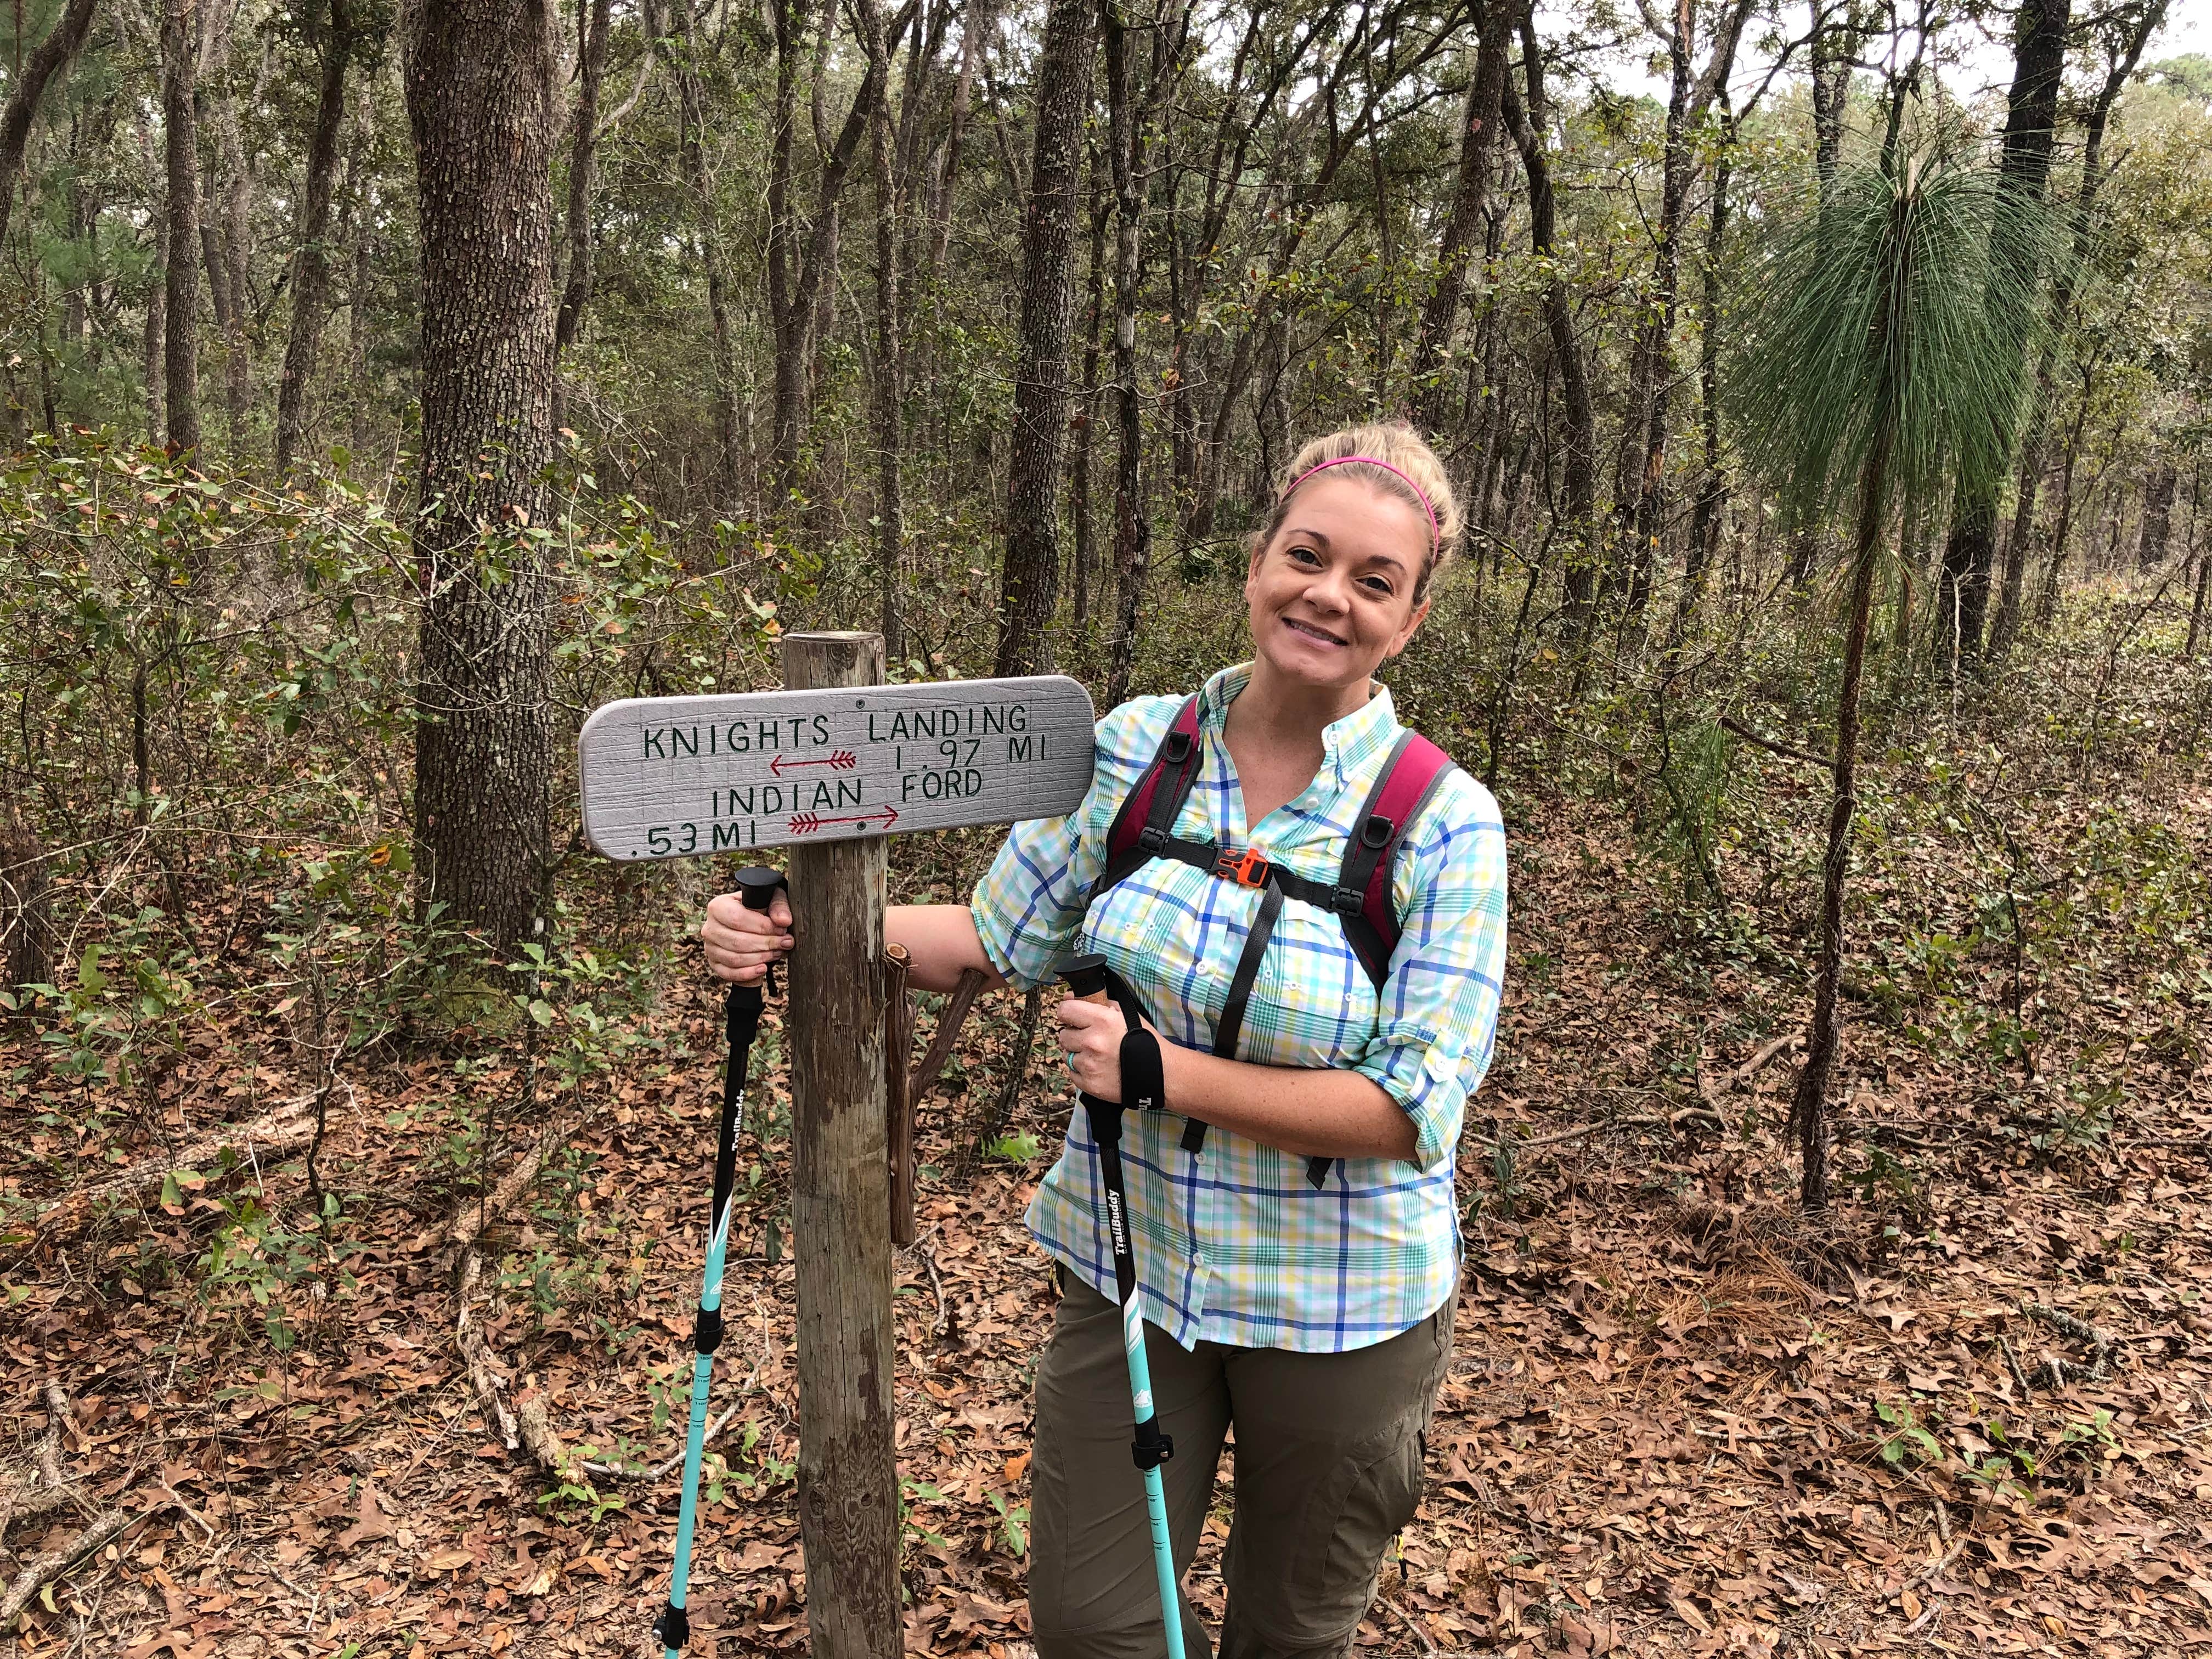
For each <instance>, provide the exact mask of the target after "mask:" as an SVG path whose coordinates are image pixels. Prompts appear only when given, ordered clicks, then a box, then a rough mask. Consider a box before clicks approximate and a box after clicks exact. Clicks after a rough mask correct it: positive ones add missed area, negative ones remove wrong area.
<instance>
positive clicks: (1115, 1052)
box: [1054, 997, 1129, 1105]
mask: <svg viewBox="0 0 2212 1659" xmlns="http://www.w3.org/2000/svg"><path fill="white" fill-rule="evenodd" d="M1054 1018H1056V1019H1057V1020H1059V1022H1060V1047H1061V1048H1063V1049H1064V1050H1066V1054H1067V1068H1068V1070H1069V1071H1071V1072H1073V1073H1075V1084H1076V1087H1078V1088H1079V1089H1081V1090H1082V1091H1084V1093H1085V1094H1087V1095H1091V1096H1094V1097H1097V1098H1098V1099H1100V1100H1105V1101H1111V1102H1113V1103H1115V1104H1116V1105H1119V1104H1120V1103H1121V1039H1122V1038H1123V1037H1124V1036H1127V1035H1128V1030H1129V1026H1128V1022H1127V1021H1126V1020H1124V1019H1123V1018H1121V1010H1120V1009H1119V1008H1117V1007H1115V1006H1114V1005H1113V1004H1112V1003H1110V1002H1085V1001H1082V1000H1079V999H1078V998H1075V997H1069V998H1067V999H1066V1000H1064V1001H1063V1002H1061V1004H1060V1006H1059V1007H1058V1008H1057V1009H1055V1010H1054Z"/></svg>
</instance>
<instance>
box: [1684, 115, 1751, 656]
mask: <svg viewBox="0 0 2212 1659" xmlns="http://www.w3.org/2000/svg"><path fill="white" fill-rule="evenodd" d="M1734 156H1735V112H1734V111H1733V110H1732V109H1730V108H1729V104H1728V94H1727V90H1726V88H1723V90H1722V93H1721V133H1720V147H1719V149H1718V152H1717V154H1716V155H1714V157H1713V202H1712V217H1711V220H1710V221H1709V222H1708V223H1707V225H1706V228H1705V270H1704V272H1703V275H1704V277H1705V295H1704V300H1703V303H1702V311H1703V314H1702V316H1701V317H1700V318H1699V327H1698V333H1699V350H1698V414H1699V422H1700V424H1701V425H1702V427H1703V428H1704V435H1705V464H1704V469H1703V470H1704V474H1705V476H1704V477H1703V478H1702V480H1700V482H1699V485H1698V504H1697V507H1696V508H1695V510H1694V512H1693V513H1692V517H1691V521H1690V547H1689V552H1688V554H1687V555H1686V557H1685V558H1684V560H1683V570H1682V597H1681V600H1680V603H1679V604H1678V605H1676V607H1675V611H1674V623H1673V625H1672V626H1671V628H1670V629H1669V630H1668V631H1669V633H1670V634H1672V635H1674V637H1675V638H1677V639H1679V638H1680V636H1681V633H1682V629H1683V628H1684V626H1685V625H1686V624H1687V623H1688V622H1689V620H1690V618H1691V617H1692V616H1694V615H1695V614H1696V612H1697V609H1698V602H1699V599H1701V598H1702V597H1703V596H1704V593H1705V572H1706V571H1707V569H1709V568H1711V564H1712V557H1713V548H1714V544H1716V543H1717V541H1718V540H1719V538H1720V531H1721V510H1722V508H1723V507H1724V506H1726V504H1727V502H1728V477H1727V474H1726V473H1725V472H1724V471H1723V470H1722V466H1721V408H1720V378H1721V326H1720V325H1721V301H1722V295H1723V282H1722V276H1721V248H1722V246H1723V243H1724V241H1725V240H1726V239H1727V236H1728V207H1729V167H1730V163H1731V161H1732V160H1733V159H1734Z"/></svg>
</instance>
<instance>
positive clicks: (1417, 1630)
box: [1375, 1595, 1437, 1659]
mask: <svg viewBox="0 0 2212 1659" xmlns="http://www.w3.org/2000/svg"><path fill="white" fill-rule="evenodd" d="M1375 1600H1376V1604H1377V1605H1379V1606H1382V1607H1388V1608H1389V1609H1390V1611H1391V1612H1392V1613H1395V1614H1396V1615H1397V1618H1398V1622H1399V1623H1400V1624H1401V1625H1403V1626H1405V1627H1406V1628H1407V1630H1409V1631H1411V1632H1413V1639H1414V1640H1415V1641H1417V1642H1419V1644H1421V1651H1422V1652H1423V1653H1425V1654H1426V1655H1428V1656H1429V1659H1437V1644H1436V1638H1434V1637H1432V1636H1431V1635H1430V1634H1429V1633H1428V1632H1427V1631H1425V1630H1424V1629H1423V1628H1422V1627H1421V1624H1420V1621H1419V1620H1417V1619H1415V1618H1414V1617H1413V1614H1412V1613H1408V1612H1407V1611H1406V1610H1405V1608H1403V1607H1400V1606H1399V1605H1398V1604H1397V1603H1396V1602H1395V1601H1392V1600H1391V1599H1390V1598H1389V1596H1387V1595H1378V1596H1376V1598H1375Z"/></svg>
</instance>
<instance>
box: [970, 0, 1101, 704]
mask: <svg viewBox="0 0 2212 1659" xmlns="http://www.w3.org/2000/svg"><path fill="white" fill-rule="evenodd" d="M1096 21H1097V0H1052V4H1051V6H1050V7H1049V8H1048V9H1047V11H1046V13H1045V24H1044V47H1043V53H1042V57H1041V58H1040V59H1039V62H1038V65H1037V100H1036V145H1035V149H1034V151H1033V153H1032V155H1031V157H1030V197H1029V203H1028V207H1027V210H1026V211H1025V212H1024V215H1023V221H1024V222H1023V226H1022V316H1021V334H1020V338H1019V343H1018V346H1017V347H1016V351H1015V358H1014V425H1013V434H1012V437H1013V448H1012V465H1010V466H1009V468H1008V469H1007V481H1006V562H1005V564H1004V566H1003V568H1002V569H1001V573H1000V588H999V653H998V664H997V671H998V672H999V673H1000V674H1035V673H1041V672H1042V671H1045V670H1047V669H1048V668H1049V667H1050V666H1051V665H1052V645H1051V641H1050V639H1049V638H1048V629H1050V627H1051V625H1052V617H1053V611H1054V607H1055V605H1057V604H1058V602H1059V599H1060V500H1059V497H1060V454H1061V449H1060V446H1061V444H1062V442H1063V441H1064V440H1065V438H1066V431H1067V347H1068V337H1069V333H1070V331H1071V330H1072V328H1073V324H1074V320H1075V220H1076V211H1077V207H1078V204H1079V198H1080V185H1081V178H1082V155H1083V118H1084V113H1085V109H1086V107H1087V106H1089V104H1090V102H1091V57H1092V48H1093V46H1094V43H1095V41H1096V39H1097V37H1096V35H1095V33H1093V26H1094V24H1095V23H1096ZM1109 27H1113V26H1112V25H1110V24H1109Z"/></svg>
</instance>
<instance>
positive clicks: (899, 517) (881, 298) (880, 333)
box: [857, 0, 906, 1065]
mask: <svg viewBox="0 0 2212 1659" xmlns="http://www.w3.org/2000/svg"><path fill="white" fill-rule="evenodd" d="M857 10H858V13H859V15H860V27H861V28H862V30H863V31H864V33H866V37H867V38H866V47H867V52H868V59H869V63H870V66H871V67H872V69H873V70H875V72H876V75H877V76H878V79H879V80H881V81H882V82H883V83H884V87H885V88H886V92H885V95H884V96H883V97H880V98H878V99H877V100H876V106H875V109H874V111H873V119H872V121H871V122H870V124H869V125H870V127H871V130H872V135H873V140H874V142H873V146H872V148H873V150H874V155H873V158H872V159H873V161H874V162H875V173H876V384H875V403H876V408H875V416H876V581H877V598H878V602H879V609H880V611H881V613H882V617H883V634H884V651H885V653H887V654H888V656H889V657H890V660H891V661H893V662H896V661H899V660H900V659H902V658H903V657H904V655H905V654H906V651H905V646H904V644H903V642H902V640H901V637H900V635H901V629H900V625H899V609H900V599H901V597H902V580H903V578H902V573H901V568H900V567H901V565H902V563H903V562H904V556H905V551H906V498H905V495H904V493H903V486H902V480H901V478H900V477H899V471H900V468H901V467H902V465H903V464H904V460H905V453H906V445H905V421H906V412H905V408H904V404H905V398H906V393H905V390H904V385H903V382H904V379H905V374H904V368H905V365H904V362H903V360H902V356H901V352H902V339H901V334H900V328H899V321H900V319H899V303H900V301H899V275H900V273H899V258H898V254H899V210H900V205H901V204H900V196H899V184H900V177H899V168H898V165H897V161H896V156H895V155H894V154H893V145H892V142H891V140H892V133H891V113H890V95H889V91H888V88H889V87H890V46H889V44H888V43H887V42H886V41H885V40H884V18H883V12H882V10H881V9H880V7H879V5H878V0H857ZM899 1063H900V1064H901V1065H903V1064H904V1063H905V1061H904V1060H903V1059H902V1060H900V1062H899Z"/></svg>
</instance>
